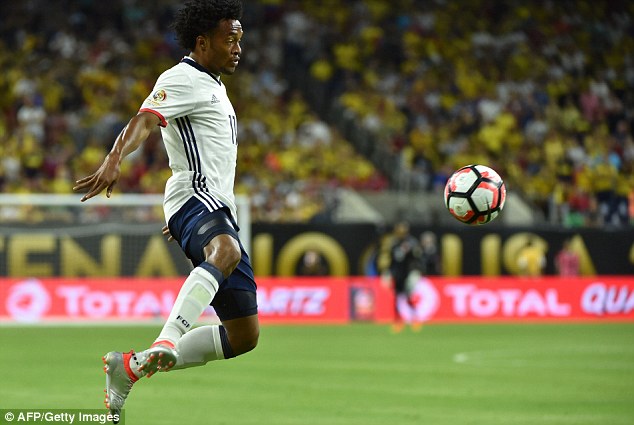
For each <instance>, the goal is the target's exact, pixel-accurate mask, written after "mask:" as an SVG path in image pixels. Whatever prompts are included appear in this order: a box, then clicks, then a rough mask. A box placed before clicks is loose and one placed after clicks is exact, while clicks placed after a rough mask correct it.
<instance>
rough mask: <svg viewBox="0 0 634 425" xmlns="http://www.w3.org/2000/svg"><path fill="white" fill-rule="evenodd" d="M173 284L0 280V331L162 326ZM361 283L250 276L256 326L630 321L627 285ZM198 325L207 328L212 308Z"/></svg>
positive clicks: (576, 281)
mask: <svg viewBox="0 0 634 425" xmlns="http://www.w3.org/2000/svg"><path fill="white" fill-rule="evenodd" d="M182 281H183V279H181V278H158V279H157V278H119V279H113V278H108V279H93V278H90V279H64V278H43V279H35V278H26V279H0V323H5V324H6V323H55V322H94V321H98V322H121V321H130V322H151V321H152V320H155V321H162V320H164V318H166V317H167V316H168V314H169V312H170V309H171V307H172V304H173V303H174V300H175V298H176V295H177V294H178V290H179V289H180V285H181V284H182ZM388 283H389V282H385V281H383V280H381V279H380V278H368V277H342V278H334V277H317V278H299V277H298V278H295V277H292V278H259V279H258V306H259V313H260V318H261V321H262V322H263V323H347V322H349V321H351V320H352V321H359V320H361V321H373V322H383V323H384V322H389V321H391V320H393V318H394V311H395V305H396V306H397V308H398V309H399V311H400V312H401V315H402V317H404V318H405V320H407V321H413V322H414V321H415V322H491V321H509V322H516V321H550V322H552V321H561V320H567V321H589V320H593V321H606V320H607V321H632V320H634V277H633V276H621V277H619V276H601V277H592V278H566V279H561V278H556V277H544V278H537V279H527V278H514V277H497V278H485V277H460V278H444V277H435V278H420V279H419V280H418V281H417V283H416V284H415V285H413V287H412V289H411V291H410V293H408V294H407V295H400V296H398V297H396V298H395V297H394V295H393V293H392V291H391V290H390V289H389V285H388ZM205 315H206V317H205V318H204V319H205V320H215V319H217V318H216V317H215V314H214V312H213V309H211V308H210V309H208V311H206V312H205Z"/></svg>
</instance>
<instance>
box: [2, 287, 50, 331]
mask: <svg viewBox="0 0 634 425" xmlns="http://www.w3.org/2000/svg"><path fill="white" fill-rule="evenodd" d="M50 308H51V295H50V294H49V292H48V290H47V289H46V288H45V287H44V285H42V283H41V282H40V281H38V280H37V279H29V280H27V281H24V282H21V283H18V284H16V285H13V286H12V287H11V288H10V289H9V295H8V296H7V302H6V309H7V313H9V316H11V317H13V318H14V319H15V320H17V321H19V322H37V321H38V320H39V319H40V318H41V317H42V316H43V315H45V314H46V313H47V312H48V311H49V310H50Z"/></svg>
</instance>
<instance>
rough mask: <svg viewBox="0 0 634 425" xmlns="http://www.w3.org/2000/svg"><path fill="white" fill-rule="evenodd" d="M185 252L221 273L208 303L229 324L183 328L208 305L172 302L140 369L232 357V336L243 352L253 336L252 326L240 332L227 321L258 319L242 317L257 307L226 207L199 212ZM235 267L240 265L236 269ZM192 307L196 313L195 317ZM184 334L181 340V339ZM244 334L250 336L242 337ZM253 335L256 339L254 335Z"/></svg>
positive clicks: (250, 273) (246, 264) (247, 267)
mask: <svg viewBox="0 0 634 425" xmlns="http://www.w3.org/2000/svg"><path fill="white" fill-rule="evenodd" d="M187 254H188V255H189V256H190V258H192V260H193V261H194V263H195V264H196V263H200V264H199V265H198V267H197V269H198V268H204V269H209V268H213V269H215V270H218V272H220V273H222V280H219V282H221V284H220V290H219V291H218V292H217V293H216V294H215V296H214V297H213V300H214V301H213V303H212V304H213V305H214V307H215V308H216V312H217V313H218V316H219V317H220V319H221V320H222V321H223V325H224V322H225V321H229V323H228V326H229V328H226V327H225V326H211V327H203V329H201V330H199V331H196V332H195V333H193V334H192V335H188V333H186V332H188V331H189V330H190V329H191V328H190V327H186V326H182V325H189V326H191V325H192V324H193V323H194V321H195V320H197V319H198V317H199V316H200V314H201V313H202V311H203V310H204V308H205V307H206V305H198V306H196V307H197V310H195V311H194V309H193V308H190V311H185V310H184V309H180V310H179V309H176V306H175V309H174V310H176V311H174V310H173V311H172V314H170V319H172V320H168V322H167V323H166V325H165V327H164V328H163V331H162V332H161V335H159V337H158V338H157V340H156V342H155V343H154V345H153V347H151V348H150V349H149V350H146V352H145V355H146V356H147V358H146V359H145V363H144V365H143V366H142V369H143V371H145V372H146V373H148V375H149V376H151V374H153V373H155V372H156V371H157V370H162V371H167V370H169V369H170V368H172V367H178V368H183V367H188V365H190V364H191V365H195V364H204V363H206V362H207V361H210V360H217V359H223V358H231V357H234V356H235V355H236V354H235V352H234V350H233V348H232V345H231V342H230V341H232V342H235V343H236V344H239V346H238V349H239V351H240V352H239V353H238V354H242V352H246V351H248V350H246V349H245V347H247V346H248V344H250V343H251V341H252V340H253V339H254V338H253V334H254V333H255V331H251V335H250V336H248V335H246V334H245V335H243V333H239V332H238V330H237V329H239V326H236V324H235V323H233V322H231V321H232V320H238V322H243V321H244V322H245V323H244V325H243V326H245V328H247V327H248V325H249V324H252V323H255V324H256V325H257V316H255V319H252V320H250V321H249V320H246V319H243V318H244V317H246V316H250V315H255V314H256V313H257V302H256V299H255V282H254V278H253V270H252V268H251V265H250V262H249V257H248V256H247V254H246V252H245V251H244V249H243V247H242V245H241V244H240V242H239V238H238V234H237V231H236V229H235V227H234V225H233V223H232V222H231V220H230V219H229V216H228V215H227V213H226V212H225V211H223V210H219V211H214V212H213V213H210V214H203V215H202V217H201V218H199V219H198V220H197V222H196V224H195V225H194V226H193V232H191V236H190V238H189V243H188V249H187ZM236 267H238V269H239V270H238V272H237V273H235V274H234V273H233V272H234V270H236ZM226 276H230V278H229V279H227V280H225V277H226ZM179 298H180V295H179ZM207 300H208V301H209V302H211V299H210V298H206V299H205V301H207ZM177 303H178V299H177ZM184 313H191V315H190V316H184ZM193 313H195V314H196V316H195V317H194V315H193ZM179 317H184V318H185V319H186V320H187V323H186V324H184V323H182V321H179V320H178V318H179ZM190 318H191V320H190ZM174 319H175V320H174ZM250 329H256V331H259V328H257V326H255V327H254V326H253V325H251V326H250ZM183 338H184V340H182V339H183ZM244 338H247V339H249V338H250V339H249V340H248V341H246V342H241V341H242V340H243V339H244ZM255 340H256V343H257V337H256V338H255ZM166 341H167V342H166ZM172 344H173V345H172ZM181 355H186V356H189V357H188V358H187V359H181V358H179V357H180V356H181Z"/></svg>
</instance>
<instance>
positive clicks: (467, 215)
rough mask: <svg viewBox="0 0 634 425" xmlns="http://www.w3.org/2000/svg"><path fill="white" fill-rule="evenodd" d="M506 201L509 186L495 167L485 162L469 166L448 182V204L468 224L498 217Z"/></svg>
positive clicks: (452, 212) (446, 188)
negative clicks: (487, 165) (507, 186)
mask: <svg viewBox="0 0 634 425" xmlns="http://www.w3.org/2000/svg"><path fill="white" fill-rule="evenodd" d="M505 201H506V186H505V185H504V181H503V180H502V178H501V177H500V175H499V174H498V173H496V172H495V170H493V169H491V168H489V167H486V166H484V165H467V166H465V167H462V168H460V169H459V170H457V171H456V172H455V173H453V174H452V175H451V177H449V180H448V181H447V184H446V185H445V206H446V207H447V209H448V210H449V212H450V213H451V215H452V216H454V217H455V218H456V219H457V220H459V221H461V222H463V223H466V224H473V225H475V224H486V223H488V222H490V221H491V220H493V219H494V218H496V217H497V216H498V214H499V213H500V211H502V208H504V202H505Z"/></svg>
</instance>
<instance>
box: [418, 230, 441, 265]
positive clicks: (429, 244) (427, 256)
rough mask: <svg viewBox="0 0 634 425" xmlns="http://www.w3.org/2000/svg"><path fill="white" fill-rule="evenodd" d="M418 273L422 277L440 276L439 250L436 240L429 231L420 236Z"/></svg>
mask: <svg viewBox="0 0 634 425" xmlns="http://www.w3.org/2000/svg"><path fill="white" fill-rule="evenodd" d="M420 248H421V251H420V272H421V274H422V275H423V276H437V275H440V274H441V262H440V250H439V248H438V239H437V238H436V235H435V234H434V233H433V232H431V231H426V232H423V233H421V235H420Z"/></svg>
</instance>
